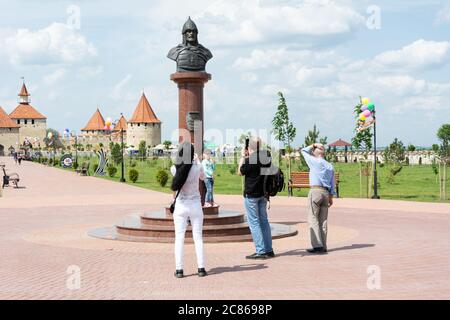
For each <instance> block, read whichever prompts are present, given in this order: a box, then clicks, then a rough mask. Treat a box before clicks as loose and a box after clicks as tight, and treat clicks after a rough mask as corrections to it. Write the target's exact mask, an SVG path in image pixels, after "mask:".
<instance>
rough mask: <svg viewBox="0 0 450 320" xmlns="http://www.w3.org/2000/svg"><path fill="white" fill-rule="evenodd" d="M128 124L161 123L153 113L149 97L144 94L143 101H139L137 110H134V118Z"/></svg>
mask: <svg viewBox="0 0 450 320" xmlns="http://www.w3.org/2000/svg"><path fill="white" fill-rule="evenodd" d="M128 122H132V123H160V122H161V121H160V120H159V119H158V118H157V117H156V115H155V113H154V112H153V109H152V107H151V106H150V103H149V102H148V100H147V97H146V96H145V94H144V93H142V96H141V99H140V100H139V103H138V105H137V106H136V109H135V110H134V113H133V116H132V117H131V119H130V120H129V121H128Z"/></svg>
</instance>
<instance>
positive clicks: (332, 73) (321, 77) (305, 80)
mask: <svg viewBox="0 0 450 320" xmlns="http://www.w3.org/2000/svg"><path fill="white" fill-rule="evenodd" d="M335 78H336V69H335V68H334V67H333V66H326V67H321V68H310V67H301V68H299V69H298V70H297V72H296V74H295V79H296V80H297V81H296V85H317V84H323V83H327V82H330V81H332V80H334V79H335Z"/></svg>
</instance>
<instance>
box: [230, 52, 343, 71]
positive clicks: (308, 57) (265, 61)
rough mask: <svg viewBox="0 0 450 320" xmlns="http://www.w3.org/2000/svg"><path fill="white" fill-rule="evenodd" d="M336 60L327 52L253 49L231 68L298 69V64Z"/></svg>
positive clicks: (334, 56) (332, 53) (331, 53)
mask: <svg viewBox="0 0 450 320" xmlns="http://www.w3.org/2000/svg"><path fill="white" fill-rule="evenodd" d="M331 58H336V59H337V57H336V55H335V52H334V51H331V50H327V51H312V50H288V49H287V48H284V47H283V48H280V49H267V50H262V49H254V50H252V52H251V53H250V56H249V57H238V58H237V59H236V60H235V61H234V63H233V67H234V68H235V69H237V70H241V71H244V70H259V69H267V68H273V67H279V66H283V67H286V66H287V65H289V64H290V63H294V64H295V65H291V66H294V67H296V68H298V64H302V63H308V64H313V63H314V62H319V63H323V61H324V60H327V59H331Z"/></svg>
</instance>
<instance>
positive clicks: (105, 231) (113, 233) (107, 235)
mask: <svg viewBox="0 0 450 320" xmlns="http://www.w3.org/2000/svg"><path fill="white" fill-rule="evenodd" d="M270 227H271V230H272V239H281V238H286V237H292V236H295V235H297V234H298V231H297V228H296V227H295V226H289V225H285V224H280V223H271V224H270ZM88 235H89V236H91V237H94V238H99V239H105V240H119V241H133V242H159V243H173V242H174V241H175V239H174V238H162V237H135V236H125V235H122V234H119V233H118V232H117V229H116V227H104V228H97V229H93V230H90V231H88ZM250 241H252V236H251V234H246V235H237V236H225V237H203V242H205V243H219V242H250ZM185 242H186V243H193V239H192V238H190V237H187V236H186V238H185Z"/></svg>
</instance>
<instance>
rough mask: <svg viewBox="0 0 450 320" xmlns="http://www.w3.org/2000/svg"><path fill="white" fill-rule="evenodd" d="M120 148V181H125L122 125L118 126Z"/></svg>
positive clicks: (121, 115)
mask: <svg viewBox="0 0 450 320" xmlns="http://www.w3.org/2000/svg"><path fill="white" fill-rule="evenodd" d="M122 117H123V114H122V113H121V114H120V118H122ZM120 148H121V150H122V161H121V162H122V176H121V177H120V182H125V159H124V157H123V151H124V150H123V149H124V144H123V127H122V126H120Z"/></svg>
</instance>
